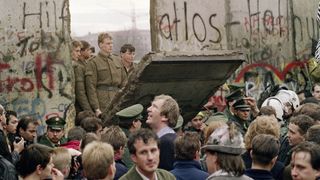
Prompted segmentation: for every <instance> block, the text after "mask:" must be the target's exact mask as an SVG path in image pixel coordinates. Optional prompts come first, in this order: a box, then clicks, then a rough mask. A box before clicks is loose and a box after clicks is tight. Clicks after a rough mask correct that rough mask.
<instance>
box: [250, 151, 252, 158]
mask: <svg viewBox="0 0 320 180" xmlns="http://www.w3.org/2000/svg"><path fill="white" fill-rule="evenodd" d="M250 157H251V158H252V149H251V150H250Z"/></svg>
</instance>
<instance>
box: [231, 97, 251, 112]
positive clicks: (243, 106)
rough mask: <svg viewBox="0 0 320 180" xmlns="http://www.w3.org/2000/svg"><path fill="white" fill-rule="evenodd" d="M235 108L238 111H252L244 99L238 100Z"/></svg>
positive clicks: (234, 105)
mask: <svg viewBox="0 0 320 180" xmlns="http://www.w3.org/2000/svg"><path fill="white" fill-rule="evenodd" d="M233 108H234V109H236V110H250V109H251V108H250V106H249V105H248V104H247V103H246V101H245V100H244V99H238V100H237V101H236V102H235V103H234V104H233Z"/></svg>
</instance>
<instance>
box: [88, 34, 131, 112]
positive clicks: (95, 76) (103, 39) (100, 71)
mask: <svg viewBox="0 0 320 180" xmlns="http://www.w3.org/2000/svg"><path fill="white" fill-rule="evenodd" d="M98 45H99V48H100V52H99V53H98V55H97V56H96V57H95V58H93V59H92V60H91V61H89V62H88V64H87V66H86V73H85V85H86V90H87V95H88V100H89V103H90V105H91V108H92V109H93V110H94V112H95V114H96V116H99V115H100V114H101V113H102V112H103V111H105V108H106V107H107V105H108V104H109V103H110V101H111V100H112V98H113V97H114V96H115V95H116V93H117V92H118V91H119V90H120V89H121V88H122V87H123V86H124V85H125V83H126V72H125V70H124V67H123V65H122V64H121V60H120V58H119V57H118V56H114V55H112V46H113V45H112V38H111V36H110V35H109V34H108V33H101V34H99V36H98Z"/></svg>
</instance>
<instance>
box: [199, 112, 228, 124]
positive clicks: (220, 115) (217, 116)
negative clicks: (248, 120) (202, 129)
mask: <svg viewBox="0 0 320 180" xmlns="http://www.w3.org/2000/svg"><path fill="white" fill-rule="evenodd" d="M214 121H224V122H227V121H228V117H227V116H226V115H225V114H224V113H223V112H216V113H214V114H212V115H211V116H209V117H208V119H206V121H205V122H204V123H205V124H206V125H207V126H208V125H209V124H210V123H211V122H214Z"/></svg>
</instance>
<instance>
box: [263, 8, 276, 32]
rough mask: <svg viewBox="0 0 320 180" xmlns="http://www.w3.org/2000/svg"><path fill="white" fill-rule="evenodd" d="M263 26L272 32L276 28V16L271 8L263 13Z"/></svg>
mask: <svg viewBox="0 0 320 180" xmlns="http://www.w3.org/2000/svg"><path fill="white" fill-rule="evenodd" d="M263 26H264V30H265V31H266V32H267V33H269V34H272V33H273V30H274V17H273V13H272V11H270V10H266V11H265V12H264V14H263Z"/></svg>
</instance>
